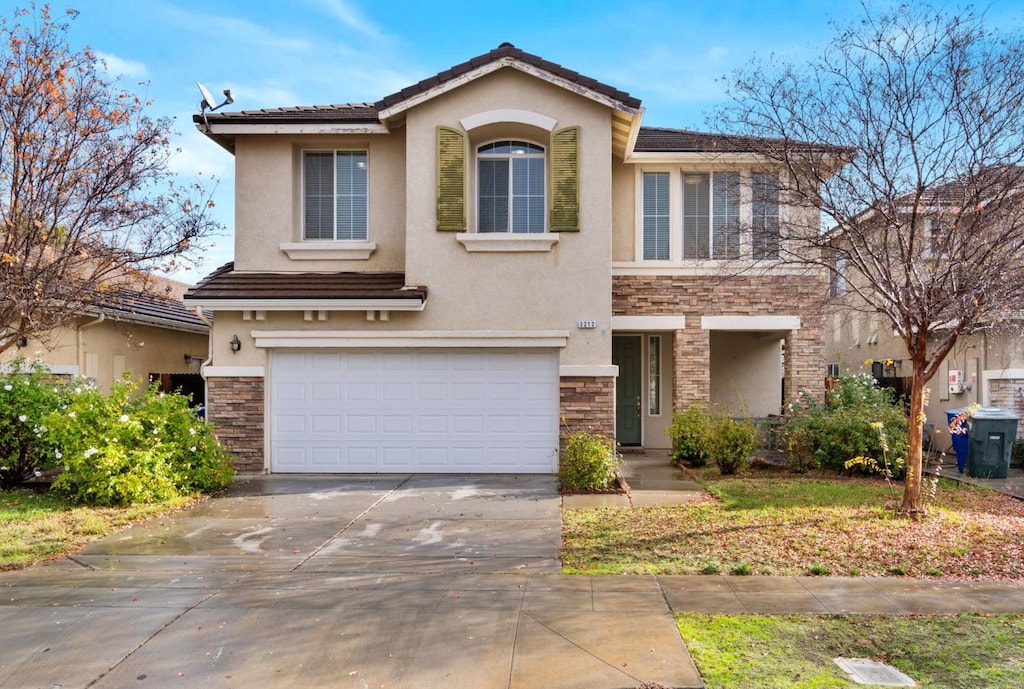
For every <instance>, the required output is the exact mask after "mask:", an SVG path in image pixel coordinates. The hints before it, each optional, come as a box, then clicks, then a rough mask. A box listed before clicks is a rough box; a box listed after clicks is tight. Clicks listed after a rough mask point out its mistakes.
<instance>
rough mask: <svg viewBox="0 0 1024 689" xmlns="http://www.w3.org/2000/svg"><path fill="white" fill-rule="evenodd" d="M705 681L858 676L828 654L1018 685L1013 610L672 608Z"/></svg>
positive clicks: (924, 679) (948, 684)
mask: <svg viewBox="0 0 1024 689" xmlns="http://www.w3.org/2000/svg"><path fill="white" fill-rule="evenodd" d="M676 623H677V625H678V627H679V633H680V635H681V636H682V638H683V641H684V642H685V643H686V648H687V650H689V652H690V655H691V656H692V657H693V660H694V662H695V663H696V664H697V667H698V669H699V670H700V673H701V676H702V677H703V678H704V681H705V683H706V685H707V688H708V689H826V688H827V689H835V688H839V687H843V688H846V687H849V688H851V689H852V688H853V687H859V686H863V685H859V684H856V683H855V682H853V681H851V680H850V679H849V678H848V676H847V675H846V673H844V672H843V671H842V670H840V669H839V667H838V666H837V665H836V664H835V663H834V662H833V658H835V657H837V656H842V657H847V658H873V659H875V660H880V661H882V662H887V663H889V664H890V665H893V666H895V667H896V668H897V669H899V670H900V671H902V672H903V673H905V674H906V675H908V676H910V677H911V678H913V679H915V680H917V681H918V682H920V686H922V687H933V688H935V689H940V688H941V689H1004V688H1005V687H1020V686H1024V617H1022V616H1020V615H971V614H963V615H916V616H898V617H878V616H856V617H844V616H815V615H776V616H762V615H702V614H683V615H677V616H676Z"/></svg>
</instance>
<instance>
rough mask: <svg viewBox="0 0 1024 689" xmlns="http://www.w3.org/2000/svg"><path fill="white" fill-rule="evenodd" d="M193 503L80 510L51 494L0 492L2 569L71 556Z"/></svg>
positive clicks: (76, 506)
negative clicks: (130, 526) (142, 521)
mask: <svg viewBox="0 0 1024 689" xmlns="http://www.w3.org/2000/svg"><path fill="white" fill-rule="evenodd" d="M192 502H194V501H193V500H191V499H178V500H174V501H169V502H162V503H155V504H151V505H136V506H132V507H84V506H79V505H75V504H73V503H70V502H68V501H67V500H66V499H65V498H62V497H60V496H59V495H56V494H53V493H37V492H35V491H30V490H14V491H5V492H0V570H6V569H15V568H19V567H25V566H27V565H30V564H33V563H35V562H40V561H42V560H47V559H50V558H54V557H57V556H60V555H66V554H69V553H73V552H75V551H76V550H78V549H80V548H81V547H82V546H84V545H85V544H87V543H89V542H90V541H93V540H96V539H97V538H100V537H102V536H106V535H107V534H109V533H113V532H114V531H116V530H118V529H120V528H122V527H124V526H126V525H128V524H131V523H133V522H136V521H139V520H140V519H144V518H146V517H149V516H152V515H155V514H162V513H165V512H167V511H169V510H173V509H178V508H181V507H183V506H185V505H188V504H190V503H192Z"/></svg>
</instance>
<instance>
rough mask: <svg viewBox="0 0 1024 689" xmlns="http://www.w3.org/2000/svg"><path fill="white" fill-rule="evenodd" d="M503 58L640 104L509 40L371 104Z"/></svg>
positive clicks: (390, 102)
mask: <svg viewBox="0 0 1024 689" xmlns="http://www.w3.org/2000/svg"><path fill="white" fill-rule="evenodd" d="M505 58H513V59H515V60H519V61H521V62H524V63H526V64H528V65H530V66H532V67H536V68H538V69H542V70H544V71H546V72H549V73H551V74H553V75H555V76H557V77H559V78H561V79H565V80H566V81H569V82H572V83H574V84H578V85H580V86H582V87H584V88H587V89H589V90H591V91H595V92H597V93H600V94H601V95H603V96H606V97H608V98H611V99H612V100H616V101H618V102H620V103H622V104H623V105H625V106H626V107H629V108H633V109H637V108H639V107H640V99H639V98H634V97H633V96H631V95H629V94H628V93H626V92H625V91H621V90H619V89H617V88H615V87H614V86H609V85H608V84H603V83H601V82H599V81H597V80H596V79H592V78H590V77H587V76H583V75H582V74H580V73H579V72H576V71H574V70H571V69H568V68H566V67H563V66H562V65H560V64H557V63H555V62H551V61H549V60H545V59H544V58H542V57H539V56H537V55H533V54H531V53H527V52H525V51H523V50H521V49H519V48H517V47H515V46H514V45H512V44H511V43H508V42H505V43H502V44H501V45H499V46H498V47H497V48H495V49H494V50H491V51H489V52H486V53H484V54H483V55H477V56H476V57H473V58H470V59H469V60H466V61H465V62H462V63H460V64H457V65H455V66H454V67H450V68H448V69H446V70H443V71H441V72H438V73H437V74H435V75H434V76H432V77H427V78H426V79H423V80H421V81H419V82H417V83H415V84H412V85H411V86H406V87H405V88H403V89H402V90H401V91H398V92H396V93H392V94H391V95H389V96H384V98H381V99H380V100H379V101H377V102H376V103H374V106H375V107H376V108H377V110H378V111H380V110H386V109H388V108H391V107H394V106H395V105H397V104H399V103H401V102H402V101H404V100H407V99H409V98H412V97H413V96H417V95H419V94H421V93H425V92H426V91H429V90H431V89H433V88H437V87H438V86H442V85H444V84H445V83H447V82H449V81H451V80H452V79H455V78H456V77H459V76H461V75H462V74H465V73H467V72H471V71H473V70H475V69H479V68H480V67H483V66H485V65H488V64H490V63H492V62H497V61H499V60H503V59H505Z"/></svg>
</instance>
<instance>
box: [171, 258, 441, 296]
mask: <svg viewBox="0 0 1024 689" xmlns="http://www.w3.org/2000/svg"><path fill="white" fill-rule="evenodd" d="M426 298H427V288H426V287H407V286H406V284H405V273H352V272H350V273H238V272H235V264H234V263H227V264H225V265H223V266H221V267H220V268H218V269H217V270H215V271H214V272H212V273H210V274H209V275H208V276H206V277H205V278H203V280H202V281H200V282H199V284H197V285H196V286H195V287H193V288H192V289H190V290H189V291H188V292H186V293H185V300H186V301H189V300H196V301H208V300H212V301H222V300H232V299H247V300H251V299H255V300H262V299H265V300H268V301H272V300H275V299H310V300H325V299H336V300H345V299H410V300H419V301H424V300H425V299H426Z"/></svg>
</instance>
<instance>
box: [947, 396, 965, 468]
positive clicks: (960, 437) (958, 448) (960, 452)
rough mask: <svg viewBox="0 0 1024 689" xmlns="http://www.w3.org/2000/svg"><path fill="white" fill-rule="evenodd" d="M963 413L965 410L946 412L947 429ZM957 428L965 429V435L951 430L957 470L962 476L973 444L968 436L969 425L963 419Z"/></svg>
mask: <svg viewBox="0 0 1024 689" xmlns="http://www.w3.org/2000/svg"><path fill="white" fill-rule="evenodd" d="M963 411H964V410H963V409H950V410H948V411H946V426H947V428H948V427H949V424H951V423H953V419H955V418H956V417H957V415H958V414H961V413H962V412H963ZM957 427H958V428H961V429H963V433H953V431H952V429H949V430H950V432H949V437H950V438H951V439H952V441H953V452H955V453H956V470H957V471H959V472H960V473H961V474H962V473H964V469H965V468H966V467H967V453H968V452H969V451H970V448H971V443H970V438H968V436H967V424H965V423H964V420H963V419H961V421H960V423H959V424H957Z"/></svg>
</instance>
